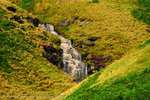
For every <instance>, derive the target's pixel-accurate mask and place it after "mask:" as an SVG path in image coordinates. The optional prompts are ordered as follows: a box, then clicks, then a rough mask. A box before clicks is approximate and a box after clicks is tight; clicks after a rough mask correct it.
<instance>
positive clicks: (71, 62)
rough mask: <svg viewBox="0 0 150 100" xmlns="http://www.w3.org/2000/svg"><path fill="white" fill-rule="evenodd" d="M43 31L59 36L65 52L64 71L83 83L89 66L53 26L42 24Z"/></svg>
mask: <svg viewBox="0 0 150 100" xmlns="http://www.w3.org/2000/svg"><path fill="white" fill-rule="evenodd" d="M39 27H41V28H42V29H44V30H46V31H48V32H50V33H52V34H54V35H57V36H59V38H60V40H61V49H62V50H63V55H62V56H63V64H64V67H63V70H64V71H65V72H67V73H69V74H70V75H71V76H72V77H73V78H74V80H75V81H81V80H82V79H84V78H85V77H86V76H87V66H86V65H85V64H84V63H83V62H82V59H81V55H80V54H79V53H78V52H77V50H76V49H75V48H73V46H72V44H71V41H70V40H67V39H65V38H64V37H62V36H60V35H59V34H58V33H57V32H56V31H55V29H54V26H53V25H51V24H40V25H39Z"/></svg>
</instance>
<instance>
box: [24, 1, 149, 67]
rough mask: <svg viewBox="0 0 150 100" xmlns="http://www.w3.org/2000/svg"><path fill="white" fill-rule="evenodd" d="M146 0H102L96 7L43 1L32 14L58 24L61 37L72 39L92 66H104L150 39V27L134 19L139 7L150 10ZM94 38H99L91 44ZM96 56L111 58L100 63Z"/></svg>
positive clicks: (81, 3) (90, 4)
mask: <svg viewBox="0 0 150 100" xmlns="http://www.w3.org/2000/svg"><path fill="white" fill-rule="evenodd" d="M142 1H143V0H141V1H136V0H132V1H131V0H123V1H121V0H119V1H118V0H101V2H98V3H96V4H94V5H93V4H92V3H89V2H87V1H86V0H65V1H63V0H62V1H59V0H58V1H57V0H46V1H45V0H41V1H39V2H37V3H35V4H34V6H33V8H32V9H33V10H30V11H31V12H32V13H34V14H35V15H37V16H38V17H39V18H40V19H41V20H42V21H44V22H50V23H52V24H54V25H55V26H56V30H57V31H58V32H59V33H60V34H61V35H63V36H64V37H66V38H68V39H70V40H72V42H73V44H74V47H76V49H77V50H78V51H80V53H81V54H82V56H83V59H84V61H85V62H86V63H87V64H88V65H89V66H97V67H102V66H107V65H109V64H110V63H112V62H113V61H114V60H117V59H120V58H121V57H122V56H123V55H124V54H126V53H127V52H128V51H129V50H130V49H131V48H134V47H136V46H138V45H139V44H140V43H141V42H143V41H144V40H145V39H147V38H150V34H149V32H150V31H149V30H150V28H149V27H147V26H146V25H145V24H144V23H141V22H139V21H138V20H136V19H134V18H133V12H134V11H135V9H136V8H137V5H136V4H141V5H144V4H146V5H145V6H146V9H147V10H146V11H148V7H149V6H148V5H147V4H148V0H144V1H143V2H142ZM138 2H139V3H138ZM141 2H142V3H141ZM22 3H23V2H22ZM145 6H143V8H142V7H140V9H145V8H144V7H145ZM146 14H148V13H146ZM142 18H143V20H144V19H145V17H142ZM146 18H148V17H146ZM147 20H148V19H147ZM92 37H96V38H97V39H96V40H95V41H90V40H89V39H90V38H92ZM95 56H96V58H97V57H98V58H109V59H108V60H107V59H106V60H107V61H105V62H103V61H102V62H101V64H96V63H95V61H93V57H95ZM99 65H102V66H99Z"/></svg>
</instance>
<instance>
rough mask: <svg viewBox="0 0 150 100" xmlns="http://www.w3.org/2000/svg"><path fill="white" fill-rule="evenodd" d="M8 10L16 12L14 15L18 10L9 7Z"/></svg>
mask: <svg viewBox="0 0 150 100" xmlns="http://www.w3.org/2000/svg"><path fill="white" fill-rule="evenodd" d="M7 10H9V11H11V12H14V13H15V12H16V11H17V10H16V8H14V7H7Z"/></svg>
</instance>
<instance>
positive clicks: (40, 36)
mask: <svg viewBox="0 0 150 100" xmlns="http://www.w3.org/2000/svg"><path fill="white" fill-rule="evenodd" d="M7 7H14V8H16V9H17V11H16V13H13V12H11V11H8V9H6V8H7ZM15 15H17V16H22V17H26V16H32V14H29V13H27V12H26V11H24V10H22V9H21V8H19V7H17V6H16V5H13V4H11V3H9V2H7V1H6V0H0V99H1V100H10V99H11V100H12V99H13V100H39V98H40V100H49V99H51V98H52V97H54V96H56V95H58V94H60V93H61V92H63V91H65V90H66V89H68V88H70V87H71V86H73V85H74V83H73V82H72V80H71V78H70V77H69V76H68V75H65V74H64V73H63V72H62V71H60V70H59V69H58V68H57V67H56V66H54V65H52V64H51V63H49V62H48V61H47V59H46V58H44V57H43V56H42V54H43V52H44V50H43V48H42V47H41V46H40V45H41V44H47V45H49V44H53V45H54V46H56V47H57V45H56V44H55V41H56V40H57V37H55V36H53V35H51V34H50V33H47V32H45V31H43V30H41V29H40V28H37V27H34V26H33V25H32V24H31V23H28V22H27V21H26V20H25V19H22V20H23V23H18V22H17V21H14V20H13V19H11V18H12V17H13V16H15ZM32 17H34V16H32Z"/></svg>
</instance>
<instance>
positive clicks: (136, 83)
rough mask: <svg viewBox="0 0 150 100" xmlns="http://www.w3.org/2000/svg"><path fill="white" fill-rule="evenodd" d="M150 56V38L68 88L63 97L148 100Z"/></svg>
mask: <svg viewBox="0 0 150 100" xmlns="http://www.w3.org/2000/svg"><path fill="white" fill-rule="evenodd" d="M149 57H150V41H147V42H145V43H144V44H143V45H141V46H140V48H139V49H136V50H134V51H133V52H132V53H129V54H128V55H126V56H124V57H123V58H122V59H121V60H118V61H115V62H114V63H113V64H111V65H110V66H108V67H107V68H105V69H104V70H102V71H101V72H98V73H96V74H94V75H92V76H91V77H89V78H88V79H86V80H84V81H83V82H82V83H81V84H80V85H79V86H78V87H76V88H74V89H72V90H70V91H68V92H67V93H66V94H65V95H66V96H65V98H64V100H141V99H142V100H149V99H150V58H149ZM61 99H62V98H59V99H58V100H61Z"/></svg>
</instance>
